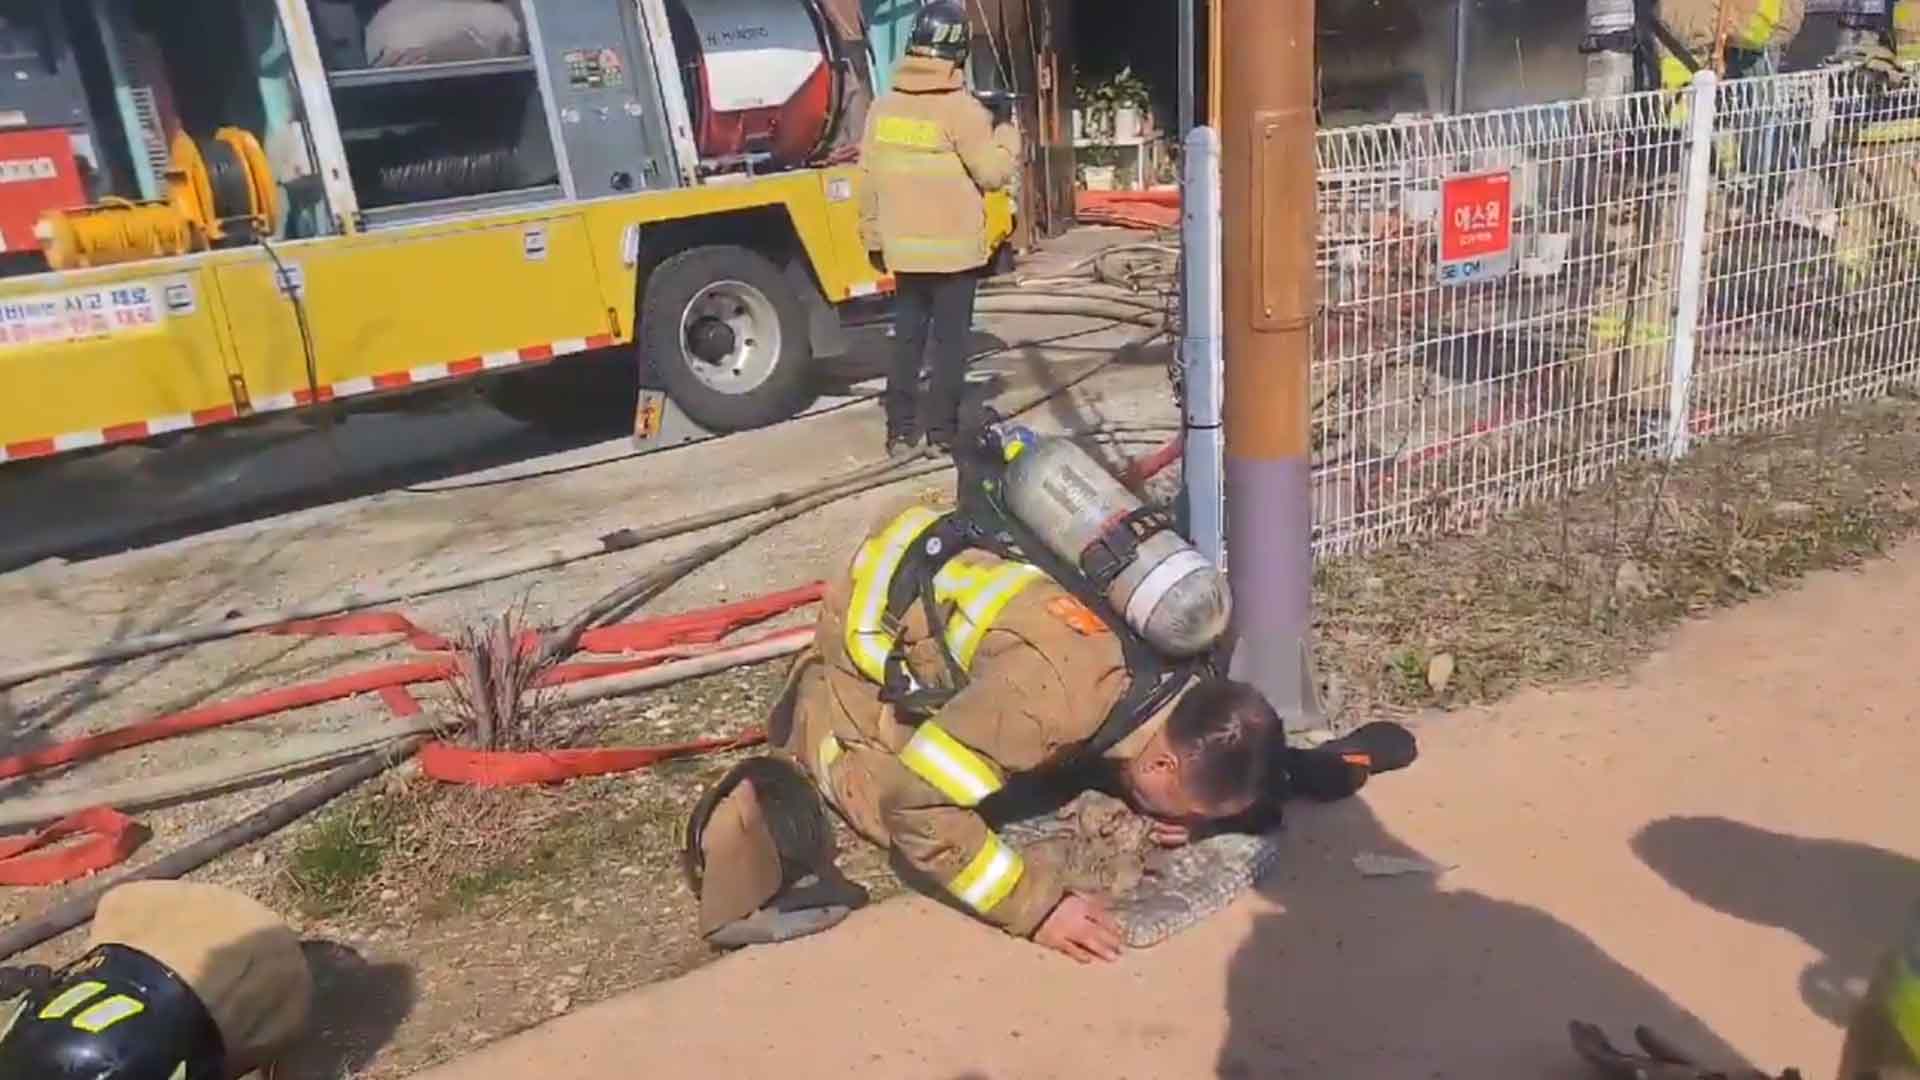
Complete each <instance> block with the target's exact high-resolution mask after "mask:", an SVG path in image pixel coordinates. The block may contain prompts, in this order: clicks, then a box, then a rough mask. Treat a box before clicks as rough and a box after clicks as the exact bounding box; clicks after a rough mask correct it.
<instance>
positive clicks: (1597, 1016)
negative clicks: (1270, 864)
mask: <svg viewBox="0 0 1920 1080" xmlns="http://www.w3.org/2000/svg"><path fill="white" fill-rule="evenodd" d="M1382 782H1390V781H1382ZM1288 819H1289V821H1288V830H1287V832H1286V834H1285V840H1284V848H1285V853H1284V855H1283V856H1282V858H1281V861H1280V865H1279V866H1278V867H1277V868H1276V869H1275V870H1274V871H1273V872H1272V873H1271V874H1270V875H1269V876H1268V878H1267V879H1266V880H1264V881H1263V882H1262V883H1261V884H1260V886H1259V887H1258V891H1259V893H1260V894H1261V895H1262V897H1263V898H1264V899H1265V900H1267V901H1269V902H1271V903H1272V904H1274V905H1278V906H1279V907H1280V908H1281V909H1282V910H1279V911H1276V912H1274V913H1272V914H1262V915H1259V916H1257V917H1256V921H1255V923H1254V927H1253V931H1252V933H1251V934H1250V935H1249V936H1248V938H1247V940H1246V942H1245V944H1243V945H1242V946H1241V948H1240V951H1239V952H1238V953H1237V954H1236V956H1235V957H1234V960H1233V962H1232V966H1231V968H1230V970H1229V973H1228V987H1227V1001H1228V1009H1229V1011H1230V1014H1231V1015H1230V1017H1229V1028H1228V1033H1227V1038H1226V1043H1225V1045H1224V1046H1223V1047H1222V1048H1221V1051H1220V1054H1219V1059H1218V1075H1219V1076H1221V1077H1222V1078H1226V1080H1242V1078H1245V1080H1252V1078H1267V1077H1315V1078H1330V1077H1341V1078H1349V1077H1351V1078H1373V1077H1381V1078H1389V1077H1390V1078H1402V1077H1425V1078H1436V1080H1438V1078H1455V1077H1458V1078H1471V1080H1496V1078H1497V1080H1519V1078H1532V1077H1565V1078H1569V1080H1572V1078H1576V1077H1577V1078H1583V1080H1591V1077H1592V1076H1593V1075H1594V1074H1592V1073H1590V1072H1588V1071H1587V1067H1586V1066H1585V1065H1584V1063H1582V1062H1581V1061H1580V1060H1579V1059H1578V1058H1577V1057H1575V1055H1574V1053H1573V1050H1572V1048H1571V1047H1570V1045H1569V1042H1568V1037H1567V1022H1568V1021H1569V1020H1571V1019H1580V1020H1586V1021H1590V1022H1592V1023H1595V1024H1598V1025H1600V1026H1601V1027H1602V1028H1604V1029H1606V1030H1608V1031H1609V1032H1610V1033H1612V1034H1613V1036H1614V1039H1615V1040H1616V1042H1621V1043H1626V1044H1627V1045H1630V1041H1629V1040H1628V1039H1627V1038H1626V1037H1627V1036H1628V1034H1629V1033H1630V1032H1631V1030H1632V1028H1633V1026H1634V1025H1636V1024H1647V1025H1650V1026H1652V1027H1653V1028H1654V1029H1655V1030H1656V1031H1659V1032H1660V1033H1661V1034H1663V1035H1665V1036H1667V1037H1668V1038H1669V1039H1670V1040H1672V1041H1673V1042H1675V1043H1677V1044H1678V1045H1679V1046H1681V1047H1683V1048H1685V1049H1687V1050H1688V1051H1690V1052H1691V1053H1693V1054H1694V1055H1695V1056H1696V1058H1697V1059H1698V1060H1700V1061H1701V1062H1703V1063H1706V1064H1711V1065H1714V1066H1718V1067H1731V1066H1734V1065H1736V1064H1740V1063H1741V1061H1740V1058H1739V1055H1738V1054H1737V1053H1735V1052H1734V1050H1733V1049H1732V1048H1731V1047H1729V1046H1728V1045H1727V1044H1726V1043H1725V1042H1723V1041H1722V1040H1721V1039H1720V1038H1719V1037H1718V1036H1716V1035H1715V1034H1714V1033H1713V1032H1712V1031H1711V1030H1709V1029H1708V1028H1707V1027H1706V1026H1705V1025H1704V1024H1703V1023H1702V1022H1701V1021H1700V1020H1699V1018H1697V1017H1695V1016H1694V1015H1693V1014H1691V1013H1689V1012H1687V1011H1686V1010H1685V1009H1683V1008H1681V1007H1680V1006H1679V1005H1678V1004H1677V1003H1675V1002H1674V1001H1672V1000H1671V999H1669V998H1668V997H1667V996H1666V995H1665V994H1663V993H1662V992H1661V991H1660V990H1659V988H1657V987H1655V986H1654V985H1653V984H1652V983H1649V982H1648V981H1646V980H1645V979H1643V978H1641V977H1640V976H1639V975H1637V974H1635V973H1634V972H1633V971H1631V970H1629V969H1627V968H1626V967H1624V966H1622V965H1621V964H1620V963H1619V962H1617V961H1615V960H1614V959H1613V958H1612V957H1610V956H1608V955H1607V954H1606V953H1605V952H1604V951H1602V950H1601V949H1600V948H1599V947H1598V946H1596V945H1595V944H1594V943H1593V942H1592V941H1590V940H1588V939H1587V938H1586V937H1585V936H1583V935H1582V934H1581V933H1579V932H1578V931H1576V930H1574V929H1573V928H1571V927H1569V926H1566V925H1565V924H1563V923H1561V922H1559V921H1557V920H1555V919H1554V918H1553V917H1552V916H1550V915H1548V914H1546V913H1544V912H1542V911H1538V910H1535V909H1533V908H1529V907H1526V906H1523V905H1520V904H1515V903H1510V902H1507V901H1504V900H1499V899H1496V898H1493V897H1490V896H1486V895H1483V894H1480V893H1477V892H1471V891H1465V890H1459V891H1452V890H1447V889H1443V888H1441V887H1440V885H1439V883H1438V882H1437V881H1436V879H1435V878H1434V877H1433V876H1432V875H1429V874H1412V875H1407V876H1401V877H1383V878H1364V877H1362V876H1361V875H1360V874H1359V872H1358V871H1357V870H1356V869H1355V867H1354V863H1353V859H1354V856H1355V855H1358V854H1361V853H1363V852H1373V853H1377V854H1383V855H1398V856H1415V857H1419V856H1422V855H1423V853H1419V852H1414V851H1411V850H1409V849H1408V847H1407V846H1406V845H1404V844H1402V843H1400V842H1399V841H1398V840H1396V839H1395V838H1394V837H1393V836H1392V835H1391V834H1389V833H1388V832H1387V831H1386V829H1385V828H1383V827H1382V826H1381V824H1380V823H1379V821H1378V820H1377V819H1376V818H1375V817H1374V815H1373V813H1372V811H1371V810H1370V809H1369V808H1368V806H1367V805H1366V803H1365V802H1364V801H1362V800H1360V799H1349V800H1347V801H1345V802H1342V803H1337V804H1332V805H1310V804H1296V805H1294V806H1291V807H1289V810H1288ZM1432 855H1433V856H1444V853H1443V852H1436V853H1432Z"/></svg>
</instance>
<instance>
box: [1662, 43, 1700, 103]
mask: <svg viewBox="0 0 1920 1080" xmlns="http://www.w3.org/2000/svg"><path fill="white" fill-rule="evenodd" d="M1692 81H1693V72H1692V71H1691V70H1690V69H1689V68H1688V67H1687V65H1686V61H1684V60H1681V59H1680V58H1679V57H1677V56H1675V55H1673V54H1672V53H1670V52H1662V53H1661V54H1660V85H1661V86H1663V87H1665V88H1666V89H1668V90H1679V89H1682V88H1683V87H1685V86H1686V85H1687V84H1688V83H1691V82H1692ZM1675 108H1676V109H1678V108H1682V107H1681V106H1678V105H1676V106H1675Z"/></svg>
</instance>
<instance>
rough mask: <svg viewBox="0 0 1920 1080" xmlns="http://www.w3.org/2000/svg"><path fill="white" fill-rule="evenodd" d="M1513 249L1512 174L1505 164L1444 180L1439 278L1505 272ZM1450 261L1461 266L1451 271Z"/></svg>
mask: <svg viewBox="0 0 1920 1080" xmlns="http://www.w3.org/2000/svg"><path fill="white" fill-rule="evenodd" d="M1512 254H1513V174H1512V173H1511V172H1509V171H1507V170H1505V169H1502V170H1500V171H1498V172H1485V173H1469V174H1467V175H1465V176H1452V177H1448V178H1447V179H1446V180H1444V181H1442V182H1441V184H1440V266H1441V272H1440V277H1441V280H1443V281H1453V280H1467V279H1469V278H1476V277H1484V276H1488V275H1489V274H1492V273H1499V272H1502V271H1504V270H1505V269H1507V268H1508V267H1510V266H1511V265H1512V258H1511V257H1512ZM1463 264H1479V265H1476V266H1472V267H1468V266H1466V265H1463ZM1452 267H1458V269H1457V270H1455V272H1454V273H1453V274H1449V273H1448V270H1449V268H1452Z"/></svg>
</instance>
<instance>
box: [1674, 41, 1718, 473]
mask: <svg viewBox="0 0 1920 1080" xmlns="http://www.w3.org/2000/svg"><path fill="white" fill-rule="evenodd" d="M1719 83H1720V80H1719V79H1717V78H1715V76H1714V74H1713V72H1712V70H1710V69H1703V70H1701V71H1699V72H1697V73H1695V75H1694V76H1693V90H1692V94H1693V100H1692V102H1691V105H1692V107H1691V108H1690V109H1689V110H1688V114H1687V180H1686V187H1685V189H1684V193H1683V195H1682V199H1683V201H1682V203H1681V208H1682V211H1683V212H1684V215H1685V216H1684V217H1683V218H1682V220H1681V226H1680V288H1679V292H1680V295H1679V302H1678V304H1677V305H1676V307H1675V310H1674V327H1673V371H1672V379H1671V381H1670V382H1669V384H1668V386H1667V456H1668V457H1669V458H1679V457H1682V456H1684V455H1685V454H1686V452H1687V450H1688V448H1689V446H1690V444H1691V443H1692V441H1693V430H1692V414H1693V368H1694V360H1695V358H1696V356H1697V355H1698V353H1699V347H1700V343H1699V336H1700V303H1701V294H1702V292H1703V291H1704V289H1705V286H1706V269H1707V201H1708V200H1709V199H1711V198H1712V197H1713V132H1714V110H1715V107H1716V106H1717V105H1718V104H1719V94H1718V92H1717V91H1718V88H1719Z"/></svg>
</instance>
